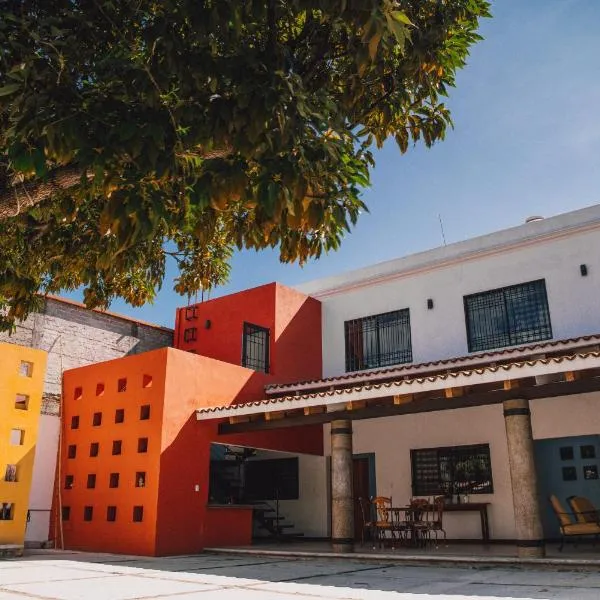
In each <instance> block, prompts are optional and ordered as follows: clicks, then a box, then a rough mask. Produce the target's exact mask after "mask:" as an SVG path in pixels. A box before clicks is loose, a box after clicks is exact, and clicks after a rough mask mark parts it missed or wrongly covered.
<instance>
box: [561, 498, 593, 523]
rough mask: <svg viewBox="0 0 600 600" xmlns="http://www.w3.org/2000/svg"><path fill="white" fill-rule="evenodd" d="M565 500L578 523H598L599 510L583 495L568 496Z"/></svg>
mask: <svg viewBox="0 0 600 600" xmlns="http://www.w3.org/2000/svg"><path fill="white" fill-rule="evenodd" d="M567 502H568V503H569V504H570V505H571V508H572V509H573V514H574V515H575V517H576V518H577V522H578V523H600V511H598V509H597V508H596V507H595V506H594V505H593V504H592V502H591V501H590V500H588V498H585V497H584V496H570V497H569V498H567Z"/></svg>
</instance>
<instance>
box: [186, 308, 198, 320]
mask: <svg viewBox="0 0 600 600" xmlns="http://www.w3.org/2000/svg"><path fill="white" fill-rule="evenodd" d="M197 309H198V307H197V306H186V307H185V320H186V321H191V320H192V319H197V318H198V315H197V312H196V311H197Z"/></svg>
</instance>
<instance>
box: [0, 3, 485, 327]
mask: <svg viewBox="0 0 600 600" xmlns="http://www.w3.org/2000/svg"><path fill="white" fill-rule="evenodd" d="M488 8H489V7H488V2H487V1H486V0H319V1H313V2H309V1H308V0H245V1H242V0H230V1H226V0H135V1H132V0H53V1H52V2H50V1H49V0H5V2H3V4H2V19H1V20H0V48H1V49H2V50H1V51H0V240H1V244H2V246H1V247H2V250H1V254H0V305H1V304H2V303H3V304H4V305H5V308H6V309H7V310H6V311H5V313H6V314H5V316H4V317H3V321H2V324H3V326H5V327H6V326H10V325H11V324H12V323H13V322H14V320H15V319H21V318H24V317H25V316H26V315H27V314H28V313H29V312H30V311H31V310H33V309H34V308H35V306H36V298H37V294H38V293H40V292H57V291H59V290H61V289H65V288H66V289H74V288H76V287H78V286H84V287H85V302H86V304H87V305H88V306H90V307H105V306H107V305H108V304H109V303H110V301H111V299H112V298H114V297H116V296H120V297H123V298H124V299H125V300H127V301H128V302H130V303H131V304H133V305H141V304H143V303H145V302H147V301H150V300H151V299H152V298H153V296H154V294H155V290H156V289H157V288H158V287H159V286H160V285H161V283H162V280H163V277H164V271H165V260H166V256H168V255H169V253H171V254H172V255H173V256H175V257H176V258H177V260H178V261H179V265H180V270H181V275H180V278H179V279H178V281H177V282H176V289H177V290H178V291H179V292H181V293H184V294H191V293H194V292H196V291H198V290H200V289H207V288H210V287H211V286H213V285H215V284H216V283H219V282H222V281H223V280H224V279H226V278H227V276H228V259H229V257H230V256H231V252H232V249H233V248H234V247H238V248H243V247H245V248H255V249H257V250H258V249H261V248H266V247H278V248H279V252H280V257H281V260H282V261H285V262H290V261H299V262H303V261H306V260H307V259H308V258H311V257H319V256H320V255H321V253H322V252H323V251H327V250H332V249H336V248H337V247H338V246H339V243H340V240H341V238H342V236H343V235H344V232H345V231H350V228H351V226H352V225H353V224H355V223H356V220H357V218H358V215H359V213H360V212H361V211H362V210H364V209H366V207H365V206H364V204H363V203H362V201H361V200H360V192H361V189H363V188H364V187H365V186H367V185H368V184H369V172H370V169H371V168H372V166H373V157H372V154H371V149H372V147H373V146H375V145H376V146H378V147H380V146H381V145H382V144H383V142H384V141H385V140H386V139H387V138H389V137H394V138H395V139H396V142H397V143H398V146H399V148H400V151H401V152H403V153H404V152H406V151H407V149H408V147H409V145H410V144H411V143H416V142H417V141H419V140H422V141H423V142H424V143H425V144H426V145H427V146H430V145H431V144H433V143H434V142H436V141H437V140H441V139H443V138H444V134H445V132H446V129H447V127H448V126H450V125H451V118H450V114H449V111H448V109H447V108H446V106H445V105H444V103H443V102H442V100H443V97H444V96H445V95H446V93H447V90H448V88H449V87H451V86H453V85H454V83H455V75H456V72H457V70H458V69H459V68H461V67H462V66H464V64H465V61H466V58H467V56H468V53H469V49H470V47H471V46H472V44H474V43H475V42H476V41H477V40H479V39H480V37H479V36H478V34H477V28H478V25H479V19H480V18H482V17H486V16H489V13H488Z"/></svg>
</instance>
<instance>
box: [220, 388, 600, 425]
mask: <svg viewBox="0 0 600 600" xmlns="http://www.w3.org/2000/svg"><path fill="white" fill-rule="evenodd" d="M595 391H600V377H585V378H581V379H577V380H576V381H552V382H550V383H546V384H543V385H531V386H529V385H526V384H525V382H523V384H522V386H521V388H519V389H518V390H502V389H495V390H486V391H482V392H472V391H471V392H469V393H468V394H465V395H464V396H462V397H461V398H457V399H456V400H455V401H454V402H448V400H447V399H446V398H440V397H439V396H438V397H430V398H425V397H424V398H421V397H419V398H418V399H415V400H414V401H413V402H408V403H406V404H402V405H399V406H397V405H394V404H393V399H394V397H393V396H382V397H381V398H380V400H382V401H383V400H388V401H389V404H387V405H386V406H375V405H373V404H372V403H369V405H368V406H367V407H366V408H363V409H359V410H354V411H352V412H350V411H340V412H335V413H328V412H322V413H320V414H314V413H313V414H311V415H308V416H303V415H299V416H297V417H290V416H287V417H286V418H285V419H279V420H275V421H264V420H263V421H258V422H252V423H240V424H237V425H231V424H229V423H227V422H225V423H221V424H220V425H219V435H227V434H231V433H242V432H251V431H260V430H265V429H278V428H281V427H303V426H306V425H317V424H323V423H329V422H330V421H334V420H336V419H345V418H347V419H352V420H353V421H358V420H362V419H376V418H381V417H388V416H393V415H404V414H415V413H426V412H437V411H443V410H451V409H455V408H468V407H472V406H485V405H488V404H498V403H500V402H503V401H504V400H510V399H512V398H515V397H519V398H525V399H526V400H535V399H536V398H554V397H556V396H571V395H573V394H585V393H589V392H595Z"/></svg>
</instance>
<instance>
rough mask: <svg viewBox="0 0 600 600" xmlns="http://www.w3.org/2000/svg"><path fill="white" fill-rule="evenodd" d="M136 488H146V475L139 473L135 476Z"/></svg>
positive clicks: (142, 472)
mask: <svg viewBox="0 0 600 600" xmlns="http://www.w3.org/2000/svg"><path fill="white" fill-rule="evenodd" d="M135 487H146V473H145V472H144V471H138V472H137V473H136V474H135Z"/></svg>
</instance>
